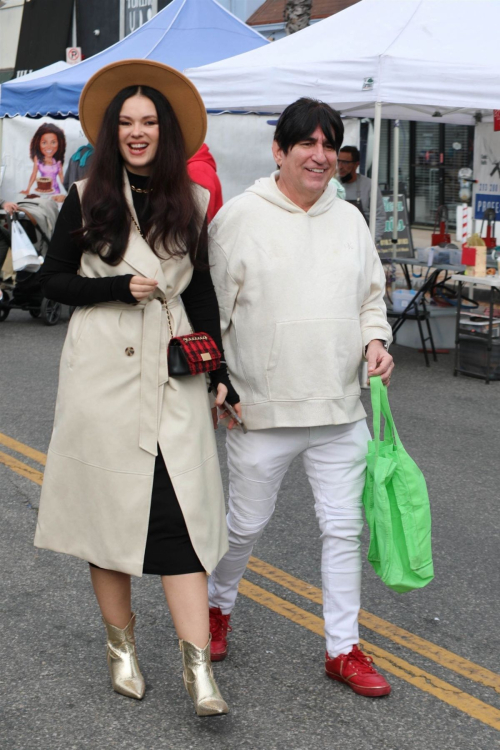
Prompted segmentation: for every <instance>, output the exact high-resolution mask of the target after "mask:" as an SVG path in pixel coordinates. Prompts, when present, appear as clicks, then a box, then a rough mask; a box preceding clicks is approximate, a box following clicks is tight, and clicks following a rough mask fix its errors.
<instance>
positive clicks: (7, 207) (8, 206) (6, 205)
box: [0, 200, 20, 216]
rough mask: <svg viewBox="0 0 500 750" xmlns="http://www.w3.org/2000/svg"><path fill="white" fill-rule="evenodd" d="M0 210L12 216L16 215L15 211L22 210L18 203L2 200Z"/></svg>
mask: <svg viewBox="0 0 500 750" xmlns="http://www.w3.org/2000/svg"><path fill="white" fill-rule="evenodd" d="M0 209H3V210H4V211H7V213H8V214H10V215H11V216H12V214H13V213H14V211H19V210H20V209H19V206H18V205H17V203H14V202H13V201H2V200H0Z"/></svg>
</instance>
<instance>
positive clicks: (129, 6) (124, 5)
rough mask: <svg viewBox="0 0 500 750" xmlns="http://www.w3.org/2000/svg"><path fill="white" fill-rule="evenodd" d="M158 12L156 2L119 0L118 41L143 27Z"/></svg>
mask: <svg viewBox="0 0 500 750" xmlns="http://www.w3.org/2000/svg"><path fill="white" fill-rule="evenodd" d="M157 12H158V0H120V39H123V37H125V36H128V35H129V34H131V33H132V32H133V31H136V30H137V29H138V28H140V27H141V26H143V25H144V24H145V23H147V21H150V20H151V18H153V16H154V15H155V13H157Z"/></svg>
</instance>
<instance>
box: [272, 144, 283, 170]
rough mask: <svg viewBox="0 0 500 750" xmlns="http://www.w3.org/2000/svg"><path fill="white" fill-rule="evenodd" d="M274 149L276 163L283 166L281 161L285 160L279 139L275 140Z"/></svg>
mask: <svg viewBox="0 0 500 750" xmlns="http://www.w3.org/2000/svg"><path fill="white" fill-rule="evenodd" d="M272 150H273V158H274V161H275V162H276V164H277V165H278V167H280V166H281V162H282V161H283V151H282V149H281V148H280V147H279V146H278V143H277V141H273V146H272Z"/></svg>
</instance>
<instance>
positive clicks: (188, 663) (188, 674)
mask: <svg viewBox="0 0 500 750" xmlns="http://www.w3.org/2000/svg"><path fill="white" fill-rule="evenodd" d="M179 646H180V649H181V651H182V663H183V666H184V671H183V677H184V685H185V686H186V690H187V691H188V693H189V695H190V696H191V698H192V699H193V703H194V707H195V709H196V713H197V714H198V716H217V715H220V714H227V713H228V711H229V708H228V707H227V703H226V701H225V700H224V699H223V697H222V695H221V694H220V692H219V688H218V687H217V683H216V682H215V679H214V676H213V673H212V664H211V662H210V639H209V641H208V643H207V645H206V646H205V648H198V647H197V646H195V645H194V644H193V643H189V641H182V640H180V641H179Z"/></svg>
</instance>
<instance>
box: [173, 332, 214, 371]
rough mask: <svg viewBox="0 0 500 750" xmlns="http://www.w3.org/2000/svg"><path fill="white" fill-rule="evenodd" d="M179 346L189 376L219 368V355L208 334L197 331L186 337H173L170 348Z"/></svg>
mask: <svg viewBox="0 0 500 750" xmlns="http://www.w3.org/2000/svg"><path fill="white" fill-rule="evenodd" d="M172 345H173V346H180V347H181V348H182V351H183V352H184V354H185V356H186V360H187V363H188V367H189V371H190V373H191V375H199V374H200V373H201V372H211V371H212V370H218V369H219V367H220V360H221V353H220V351H219V349H218V347H217V344H216V343H215V341H214V340H213V338H212V337H211V336H209V335H208V333H204V332H203V331H198V332H196V333H188V334H187V335H186V336H175V337H174V338H173V339H171V340H170V346H172Z"/></svg>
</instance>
